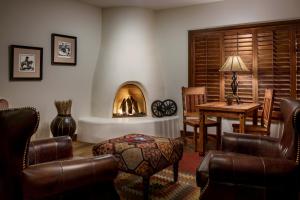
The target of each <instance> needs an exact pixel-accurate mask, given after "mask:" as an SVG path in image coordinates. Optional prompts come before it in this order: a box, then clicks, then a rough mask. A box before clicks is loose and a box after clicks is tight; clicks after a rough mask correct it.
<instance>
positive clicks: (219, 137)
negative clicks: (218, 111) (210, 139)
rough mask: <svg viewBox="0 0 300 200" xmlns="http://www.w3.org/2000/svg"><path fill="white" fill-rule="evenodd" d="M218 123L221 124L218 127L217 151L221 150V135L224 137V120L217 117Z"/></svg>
mask: <svg viewBox="0 0 300 200" xmlns="http://www.w3.org/2000/svg"><path fill="white" fill-rule="evenodd" d="M217 122H218V124H220V125H219V126H217V150H220V149H221V135H222V118H221V117H217Z"/></svg>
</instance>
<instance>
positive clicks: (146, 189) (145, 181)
mask: <svg viewBox="0 0 300 200" xmlns="http://www.w3.org/2000/svg"><path fill="white" fill-rule="evenodd" d="M149 185H150V177H143V187H144V200H148V196H149Z"/></svg>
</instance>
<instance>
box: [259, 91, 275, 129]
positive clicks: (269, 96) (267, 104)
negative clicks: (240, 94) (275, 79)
mask: <svg viewBox="0 0 300 200" xmlns="http://www.w3.org/2000/svg"><path fill="white" fill-rule="evenodd" d="M273 104H274V91H273V89H265V97H264V104H263V109H262V116H261V125H262V126H264V127H266V128H267V129H268V132H270V126H271V120H272V110H273Z"/></svg>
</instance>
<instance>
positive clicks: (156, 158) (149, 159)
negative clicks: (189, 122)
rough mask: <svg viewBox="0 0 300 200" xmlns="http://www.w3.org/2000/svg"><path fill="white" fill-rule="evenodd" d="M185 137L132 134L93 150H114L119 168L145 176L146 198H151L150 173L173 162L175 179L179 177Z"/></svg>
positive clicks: (106, 142)
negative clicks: (182, 139)
mask: <svg viewBox="0 0 300 200" xmlns="http://www.w3.org/2000/svg"><path fill="white" fill-rule="evenodd" d="M182 153H183V142H182V141H181V139H170V138H163V137H153V136H147V135H142V134H129V135H125V136H123V137H119V138H114V139H110V140H108V141H104V142H102V143H99V144H96V145H95V146H94V147H93V154H94V155H95V156H96V155H102V154H113V155H115V156H116V158H117V159H118V160H119V169H120V170H122V171H124V172H128V173H131V174H135V175H139V176H142V177H143V185H144V199H147V198H148V191H149V180H150V176H152V175H153V174H155V173H156V172H159V171H160V170H162V169H164V168H166V167H168V166H170V165H173V173H174V182H176V181H177V178H178V162H179V160H181V158H182Z"/></svg>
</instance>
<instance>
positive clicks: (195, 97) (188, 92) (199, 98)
mask: <svg viewBox="0 0 300 200" xmlns="http://www.w3.org/2000/svg"><path fill="white" fill-rule="evenodd" d="M203 103H206V89H205V87H188V88H187V87H182V105H183V117H186V116H195V113H196V112H197V109H196V105H199V104H203Z"/></svg>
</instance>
